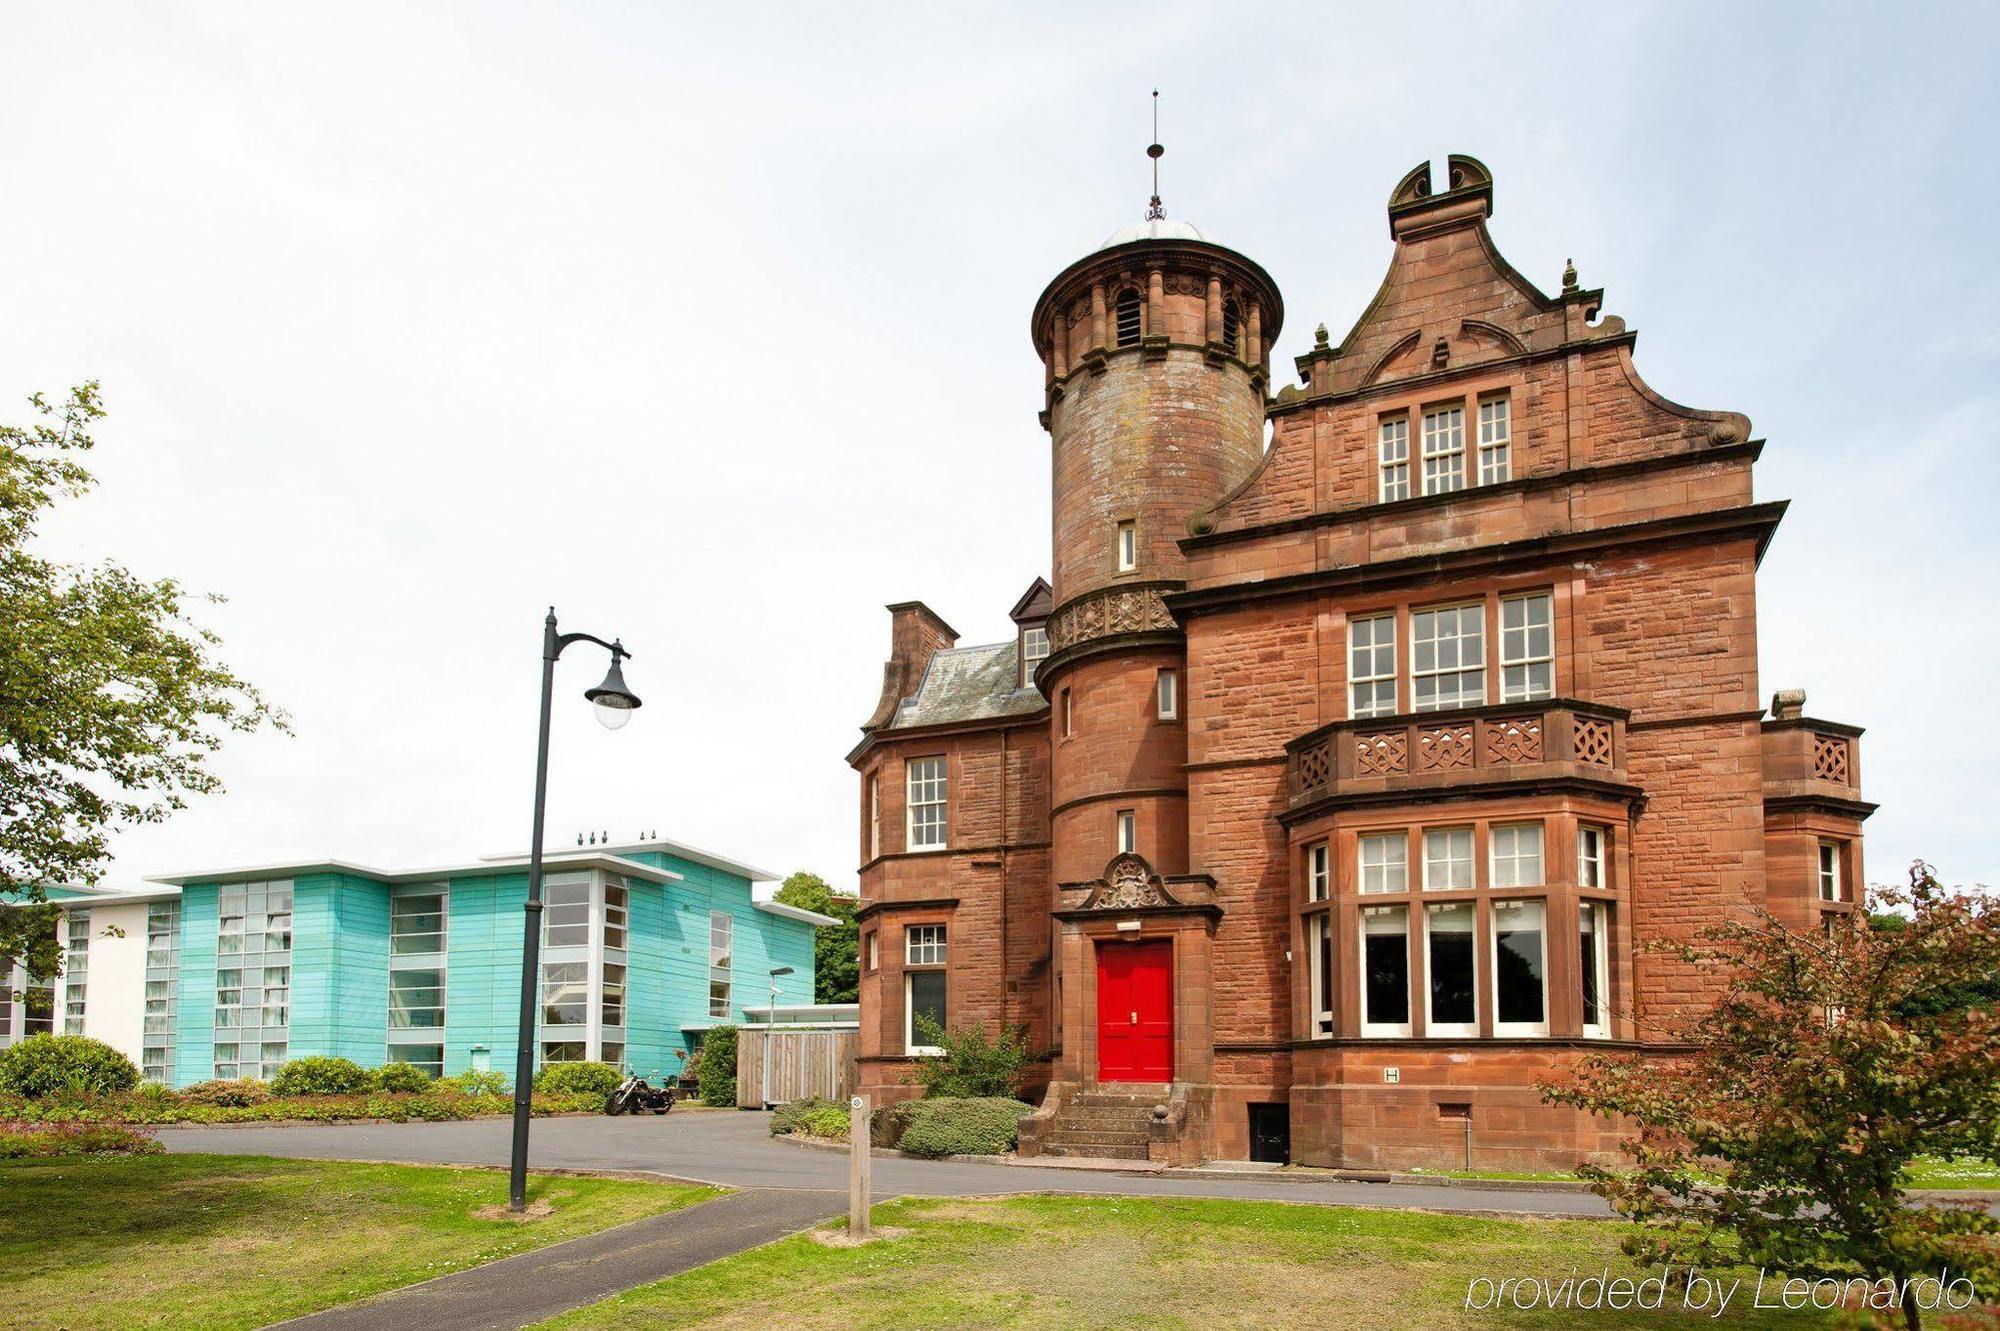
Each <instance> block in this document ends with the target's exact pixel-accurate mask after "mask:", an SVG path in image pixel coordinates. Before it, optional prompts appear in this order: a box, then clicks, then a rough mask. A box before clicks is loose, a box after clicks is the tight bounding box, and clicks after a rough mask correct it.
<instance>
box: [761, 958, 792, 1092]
mask: <svg viewBox="0 0 2000 1331" xmlns="http://www.w3.org/2000/svg"><path fill="white" fill-rule="evenodd" d="M791 973H792V968H791V967H790V966H774V967H772V968H771V1006H770V1007H768V1008H766V1009H765V1010H764V1103H765V1104H767V1105H768V1104H770V1103H771V1102H772V1101H771V1039H772V1037H773V1036H775V1035H776V1034H777V1033H778V1031H777V1026H778V977H779V976H780V975H790V974H791Z"/></svg>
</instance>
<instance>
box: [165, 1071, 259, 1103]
mask: <svg viewBox="0 0 2000 1331" xmlns="http://www.w3.org/2000/svg"><path fill="white" fill-rule="evenodd" d="M181 1098H183V1099H185V1100H187V1101H190V1102H191V1103H194V1104H198V1105H217V1106H221V1107H224V1108H229V1109H241V1108H243V1107H244V1106H246V1105H261V1104H263V1103H264V1102H265V1101H266V1100H269V1099H270V1098H271V1088H270V1087H269V1086H266V1085H265V1084H264V1083H263V1082H261V1081H258V1080H257V1079H256V1078H254V1077H240V1078H238V1079H237V1080H235V1081H198V1082H196V1083H195V1084H194V1085H192V1086H189V1087H187V1088H185V1089H184V1090H182V1091H181Z"/></svg>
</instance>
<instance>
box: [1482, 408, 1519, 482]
mask: <svg viewBox="0 0 2000 1331" xmlns="http://www.w3.org/2000/svg"><path fill="white" fill-rule="evenodd" d="M1509 416H1510V408H1509V407H1508V403H1507V399H1506V398H1504V397H1496V398H1488V399H1487V400H1486V401H1484V402H1482V403H1480V404H1479V483H1480V484H1481V485H1497V484H1498V483H1500V482H1501V481H1504V480H1508V479H1510V478H1511V477H1512V476H1513V474H1514V469H1513V459H1512V457H1511V456H1510V454H1511V453H1512V448H1511V445H1512V443H1513V436H1512V429H1513V423H1512V421H1511V420H1510V419H1509Z"/></svg>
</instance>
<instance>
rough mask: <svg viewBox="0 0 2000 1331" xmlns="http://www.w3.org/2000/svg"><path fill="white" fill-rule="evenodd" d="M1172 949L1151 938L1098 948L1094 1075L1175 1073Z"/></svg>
mask: <svg viewBox="0 0 2000 1331" xmlns="http://www.w3.org/2000/svg"><path fill="white" fill-rule="evenodd" d="M1173 973H1174V954H1173V944H1171V943H1169V942H1167V941H1166V940H1165V939H1162V940H1160V941H1159V942H1155V943H1101V944H1099V945H1098V948H1097V1079H1098V1080H1099V1081H1172V1080H1173V1079H1174V984H1173Z"/></svg>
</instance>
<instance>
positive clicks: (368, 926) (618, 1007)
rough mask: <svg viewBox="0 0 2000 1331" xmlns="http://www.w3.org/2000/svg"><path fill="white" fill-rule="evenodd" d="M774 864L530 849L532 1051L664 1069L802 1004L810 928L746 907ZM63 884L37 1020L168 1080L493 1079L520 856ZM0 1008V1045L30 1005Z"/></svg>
mask: <svg viewBox="0 0 2000 1331" xmlns="http://www.w3.org/2000/svg"><path fill="white" fill-rule="evenodd" d="M775 876H776V875H773V874H770V873H767V872H765V871H763V870H760V869H757V868H755V867H753V866H750V865H746V864H743V863H740V862H738V861H735V860H731V859H728V858H725V857H723V856H719V855H714V854H710V853H708V852H705V851H701V850H696V849H694V848H693V847H689V846H684V845H680V844H678V843H674V842H670V841H664V840H658V839H650V840H644V841H639V842H635V843H632V844H630V845H624V846H609V845H607V846H603V847H592V848H589V849H584V850H574V851H568V852H565V853H562V854H557V855H550V856H548V857H546V858H545V860H544V868H543V902H544V906H543V910H542V944H541V958H540V975H539V976H538V984H539V990H540V994H539V997H540V1002H539V1005H538V1013H539V1023H538V1029H537V1032H536V1039H537V1046H538V1047H537V1055H536V1056H537V1062H538V1065H539V1064H541V1063H548V1062H557V1061H568V1060H577V1059H601V1060H603V1061H605V1062H609V1063H618V1064H623V1065H625V1066H628V1067H631V1068H633V1069H635V1070H638V1071H640V1072H655V1071H657V1072H660V1073H663V1074H667V1075H672V1074H674V1073H677V1072H678V1071H679V1068H680V1065H681V1062H682V1059H681V1057H679V1055H684V1054H686V1053H688V1052H690V1051H691V1050H692V1049H693V1048H694V1047H695V1046H696V1045H697V1044H698V1043H699V1041H700V1038H701V1034H702V1032H703V1031H705V1030H707V1029H708V1028H709V1027H711V1026H715V1025H721V1024H734V1023H738V1022H741V1021H743V1020H745V1018H746V1010H747V1009H752V1008H755V1009H764V1008H766V1007H769V1006H770V1005H771V1004H772V1003H773V1001H774V998H775V1001H776V1003H777V1004H778V1005H780V1006H783V1005H804V1004H810V1003H811V1002H812V1000H813V933H814V930H815V929H817V928H820V927H823V926H827V925H832V924H834V923H835V922H834V921H833V920H831V919H829V918H827V917H826V916H823V915H817V914H814V913H813V912H811V911H804V910H799V909H797V908H795V907H791V906H785V905H782V904H780V903H777V902H774V901H770V900H760V899H758V897H757V895H756V893H755V891H754V890H753V886H752V885H753V883H756V882H765V881H770V880H772V879H773V878H775ZM148 881H149V882H151V883H153V884H156V885H157V886H156V887H154V888H152V889H148V890H143V891H137V892H91V893H78V894H65V896H66V899H65V900H63V901H62V903H61V904H62V906H63V908H64V919H63V921H62V924H61V926H60V927H61V929H62V931H63V936H64V937H65V938H66V939H67V940H68V942H69V946H70V952H69V959H68V963H67V964H66V965H65V967H64V972H65V973H64V975H63V977H62V978H61V979H60V980H58V981H57V982H56V984H55V986H54V990H53V992H52V993H51V994H50V995H49V996H48V999H47V1000H46V1006H47V1007H48V1009H49V1013H50V1016H49V1019H48V1022H47V1024H48V1025H52V1026H53V1027H54V1028H55V1029H67V1030H71V1031H75V1032H77V1033H81V1034H88V1035H93V1036H96V1037H98V1038H100V1039H104V1040H106V1041H107V1042H109V1043H111V1044H113V1045H116V1046H119V1047H120V1048H124V1049H125V1050H126V1052H127V1053H128V1054H129V1055H130V1056H131V1057H132V1058H133V1061H134V1062H136V1063H138V1064H139V1065H140V1067H141V1068H142V1070H143V1071H144V1073H145V1075H146V1076H147V1077H148V1078H149V1079H151V1080H156V1081H162V1082H166V1083H168V1084H171V1085H175V1086H185V1085H189V1084H191V1083H193V1082H198V1081H206V1080H209V1079H211V1078H217V1077H262V1078H268V1077H269V1076H270V1075H271V1074H272V1073H274V1072H275V1071H276V1070H277V1069H278V1067H279V1066H280V1065H281V1064H283V1063H284V1062H285V1061H286V1060H288V1059H292V1058H299V1057H303V1056H305V1055H309V1054H332V1055H338V1056H340V1057H343V1058H350V1059H353V1060H354V1061H355V1062H357V1063H361V1064H363V1065H366V1066H370V1067H373V1066H377V1065H379V1064H382V1063H384V1062H404V1063H415V1064H418V1065H420V1066H422V1067H423V1068H424V1069H425V1070H427V1071H429V1072H431V1073H433V1074H437V1075H444V1076H450V1075H453V1074H456V1073H459V1072H463V1071H466V1070H468V1069H486V1068H491V1069H496V1070H499V1071H501V1072H503V1073H511V1072H512V1070H513V1068H514V1061H515V1041H516V1039H517V1036H518V1030H519V1024H520V994H521V989H520V985H521V943H522V920H523V909H522V908H523V906H524V905H525V904H526V901H527V894H528V872H527V862H526V858H525V857H523V856H503V857H492V858H488V859H484V860H480V861H477V862H474V863H471V864H462V865H453V866H448V867H445V868H439V869H426V870H408V871H403V870H397V871H386V870H381V869H371V868H367V867H364V866H362V865H358V864H352V863H347V862H343V861H339V860H316V861H308V862H300V863H290V864H273V865H262V866H257V867H254V868H244V869H234V870H211V871H204V872H197V873H188V874H172V875H164V876H160V877H156V878H152V879H150V880H148ZM13 1006H14V1007H15V1008H16V1009H22V1010H17V1011H13V1012H7V1011H5V1010H4V1009H0V1042H4V1041H5V1039H7V1038H9V1037H11V1038H20V1037H21V1036H22V1035H24V1034H27V1033H30V1032H31V1031H32V1030H34V1029H36V1028H37V1026H38V1024H40V1023H39V1022H38V1018H37V1014H36V1012H35V1011H33V1010H29V1009H26V1008H24V1005H23V1003H22V1002H21V1001H17V1002H16V1003H15V1004H14V1005H13Z"/></svg>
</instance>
